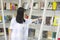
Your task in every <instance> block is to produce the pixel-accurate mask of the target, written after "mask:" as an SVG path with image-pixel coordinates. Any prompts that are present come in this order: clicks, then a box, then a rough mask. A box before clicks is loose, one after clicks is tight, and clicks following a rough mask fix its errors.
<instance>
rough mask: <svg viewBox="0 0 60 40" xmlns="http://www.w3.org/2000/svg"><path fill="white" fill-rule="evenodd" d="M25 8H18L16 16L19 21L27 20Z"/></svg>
mask: <svg viewBox="0 0 60 40" xmlns="http://www.w3.org/2000/svg"><path fill="white" fill-rule="evenodd" d="M24 11H25V10H24V8H23V7H19V8H18V9H17V16H16V21H17V22H18V23H23V22H25V19H24Z"/></svg>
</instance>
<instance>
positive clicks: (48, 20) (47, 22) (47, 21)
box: [45, 17, 51, 25]
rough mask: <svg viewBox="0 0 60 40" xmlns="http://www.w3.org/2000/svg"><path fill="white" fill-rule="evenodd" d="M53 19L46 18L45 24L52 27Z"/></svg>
mask: <svg viewBox="0 0 60 40" xmlns="http://www.w3.org/2000/svg"><path fill="white" fill-rule="evenodd" d="M50 22H51V17H46V21H45V24H47V25H50V24H51V23H50Z"/></svg>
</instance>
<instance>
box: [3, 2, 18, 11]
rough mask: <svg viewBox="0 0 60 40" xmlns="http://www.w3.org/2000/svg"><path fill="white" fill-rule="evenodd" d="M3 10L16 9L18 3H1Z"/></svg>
mask: <svg viewBox="0 0 60 40" xmlns="http://www.w3.org/2000/svg"><path fill="white" fill-rule="evenodd" d="M3 7H4V10H16V9H17V8H18V4H15V3H3Z"/></svg>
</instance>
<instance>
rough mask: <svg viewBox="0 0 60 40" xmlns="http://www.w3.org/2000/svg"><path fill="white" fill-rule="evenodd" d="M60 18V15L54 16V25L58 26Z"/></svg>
mask: <svg viewBox="0 0 60 40" xmlns="http://www.w3.org/2000/svg"><path fill="white" fill-rule="evenodd" d="M59 19H60V16H54V19H53V24H52V25H53V26H58V21H59Z"/></svg>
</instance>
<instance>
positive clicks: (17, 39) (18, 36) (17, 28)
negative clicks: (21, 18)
mask: <svg viewBox="0 0 60 40" xmlns="http://www.w3.org/2000/svg"><path fill="white" fill-rule="evenodd" d="M25 20H26V21H25V22H24V23H23V24H20V23H17V22H16V18H12V20H11V24H10V29H11V30H12V33H11V40H27V37H28V24H30V23H32V20H31V19H25Z"/></svg>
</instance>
